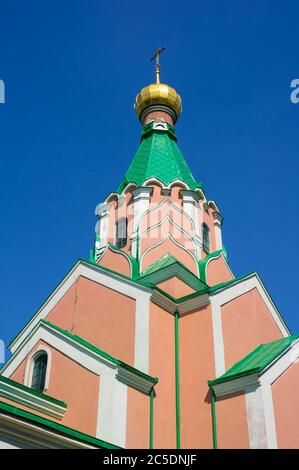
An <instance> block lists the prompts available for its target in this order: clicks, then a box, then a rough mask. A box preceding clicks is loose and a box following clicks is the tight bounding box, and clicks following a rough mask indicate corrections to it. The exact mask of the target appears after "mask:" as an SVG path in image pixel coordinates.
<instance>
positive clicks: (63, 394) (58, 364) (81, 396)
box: [10, 341, 100, 435]
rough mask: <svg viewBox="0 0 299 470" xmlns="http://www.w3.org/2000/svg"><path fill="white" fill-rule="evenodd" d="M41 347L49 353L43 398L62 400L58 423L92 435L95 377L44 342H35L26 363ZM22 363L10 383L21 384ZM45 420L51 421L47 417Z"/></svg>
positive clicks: (97, 382)
mask: <svg viewBox="0 0 299 470" xmlns="http://www.w3.org/2000/svg"><path fill="white" fill-rule="evenodd" d="M43 345H44V346H45V347H46V348H47V349H50V351H51V365H50V367H51V368H50V376H49V386H48V389H47V391H46V392H45V394H46V395H50V396H51V397H53V398H57V399H58V400H62V401H64V402H65V403H66V404H67V405H68V407H67V410H66V412H65V414H64V417H63V418H62V420H59V422H60V423H61V424H64V425H65V426H70V427H71V428H74V429H78V430H80V431H81V432H85V433H87V434H90V435H95V434H96V424H97V415H98V400H99V387H100V378H99V376H97V375H95V374H93V373H92V372H90V371H88V370H86V369H85V368H84V367H82V366H80V365H79V364H77V363H76V362H74V361H72V360H71V359H70V358H68V357H67V356H65V355H64V354H62V353H61V352H60V351H58V350H57V349H55V348H53V347H52V346H50V345H49V344H47V343H45V342H44V341H39V342H38V343H37V345H36V346H35V347H34V348H33V349H32V350H31V351H30V352H28V359H27V360H30V358H31V356H32V354H34V353H35V351H37V350H38V349H39V346H43ZM25 363H26V360H25V361H23V363H22V364H21V365H20V366H19V368H18V369H17V370H16V371H15V372H14V373H13V374H12V375H11V377H10V378H11V379H12V380H15V381H16V382H20V383H23V379H24V368H25V367H26V364H25ZM20 379H21V380H20ZM16 406H19V405H18V404H17V405H16ZM26 409H27V408H26ZM28 411H31V412H32V409H29V408H28ZM34 413H35V411H34ZM45 416H46V415H45ZM46 417H47V418H48V419H53V418H52V417H49V416H46ZM54 420H55V419H54ZM55 421H58V420H55Z"/></svg>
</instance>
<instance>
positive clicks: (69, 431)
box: [0, 400, 121, 449]
mask: <svg viewBox="0 0 299 470" xmlns="http://www.w3.org/2000/svg"><path fill="white" fill-rule="evenodd" d="M1 410H2V411H4V412H5V414H7V413H8V414H12V415H15V416H18V417H20V418H25V419H28V420H30V421H34V422H36V423H39V424H42V425H43V426H46V427H48V428H51V429H55V430H56V431H58V432H60V433H61V434H65V435H67V436H71V437H73V438H75V439H78V440H81V441H84V442H88V443H90V444H94V445H96V446H98V447H102V448H104V449H121V447H118V446H116V445H114V444H111V443H109V442H106V441H102V440H101V439H98V438H96V437H93V436H90V435H89V434H85V433H83V432H81V431H77V430H76V429H73V428H70V427H68V426H65V425H63V424H60V423H56V422H55V421H51V420H50V419H47V418H43V417H41V416H37V415H35V414H33V413H30V412H29V411H25V410H22V409H21V408H18V407H16V406H12V405H9V404H8V403H4V402H2V401H1V400H0V411H1Z"/></svg>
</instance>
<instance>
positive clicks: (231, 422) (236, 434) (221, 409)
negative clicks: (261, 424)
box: [216, 393, 250, 449]
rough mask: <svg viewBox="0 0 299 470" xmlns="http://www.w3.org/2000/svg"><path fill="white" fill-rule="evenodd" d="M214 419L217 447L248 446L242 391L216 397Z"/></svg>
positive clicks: (235, 447)
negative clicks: (215, 421) (219, 397)
mask: <svg viewBox="0 0 299 470" xmlns="http://www.w3.org/2000/svg"><path fill="white" fill-rule="evenodd" d="M216 419H217V447H218V448H219V449H248V448H249V446H250V444H249V435H248V426H247V413H246V403H245V395H244V394H243V393H242V394H239V395H237V394H234V395H230V396H229V397H225V398H221V399H217V401H216Z"/></svg>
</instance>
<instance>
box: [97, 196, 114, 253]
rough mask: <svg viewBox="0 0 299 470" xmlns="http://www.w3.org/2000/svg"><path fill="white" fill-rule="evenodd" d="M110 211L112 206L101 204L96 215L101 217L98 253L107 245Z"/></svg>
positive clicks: (98, 229)
mask: <svg viewBox="0 0 299 470" xmlns="http://www.w3.org/2000/svg"><path fill="white" fill-rule="evenodd" d="M110 209H111V204H99V205H98V206H97V207H96V215H97V216H98V217H99V220H98V223H97V234H96V235H97V236H98V237H99V239H98V240H97V242H96V247H95V248H96V251H99V250H101V249H102V248H104V247H105V246H106V245H107V242H108V230H109V213H110Z"/></svg>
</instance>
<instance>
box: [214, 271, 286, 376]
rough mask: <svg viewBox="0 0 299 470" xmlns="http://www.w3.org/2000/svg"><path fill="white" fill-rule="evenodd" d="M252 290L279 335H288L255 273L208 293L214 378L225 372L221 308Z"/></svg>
mask: <svg viewBox="0 0 299 470" xmlns="http://www.w3.org/2000/svg"><path fill="white" fill-rule="evenodd" d="M253 289H257V291H258V292H259V294H260V296H261V298H262V300H263V302H264V303H265V305H266V307H267V308H268V310H269V312H270V314H271V316H272V318H273V320H274V322H275V323H276V325H277V327H278V329H279V330H280V332H281V334H282V335H283V336H284V337H285V336H289V335H290V332H289V330H288V329H287V327H286V325H285V323H284V322H283V320H282V318H281V317H280V314H279V312H278V310H277V308H276V307H275V305H274V303H273V301H272V299H271V297H270V295H269V294H268V292H267V290H266V289H265V287H264V285H263V283H262V281H261V279H260V277H259V276H258V274H257V273H252V274H249V275H248V276H246V277H245V278H242V279H240V280H237V281H236V282H234V283H232V284H228V285H227V286H223V287H222V288H220V289H219V290H217V291H215V292H212V293H210V299H211V305H212V322H213V337H214V351H215V369H216V378H217V377H219V376H220V375H222V374H224V372H225V351H224V342H223V331H222V319H221V307H222V306H223V305H225V304H227V303H229V302H231V301H232V300H234V299H237V298H238V297H240V296H241V295H243V294H246V293H247V292H249V291H251V290H253Z"/></svg>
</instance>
